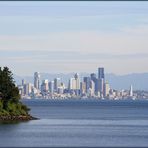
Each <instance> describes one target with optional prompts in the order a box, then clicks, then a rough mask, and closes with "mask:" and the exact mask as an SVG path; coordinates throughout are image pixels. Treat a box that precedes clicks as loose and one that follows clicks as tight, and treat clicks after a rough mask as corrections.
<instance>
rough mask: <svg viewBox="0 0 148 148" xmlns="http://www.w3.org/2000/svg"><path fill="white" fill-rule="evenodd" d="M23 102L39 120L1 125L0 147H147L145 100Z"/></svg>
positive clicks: (147, 103)
mask: <svg viewBox="0 0 148 148" xmlns="http://www.w3.org/2000/svg"><path fill="white" fill-rule="evenodd" d="M23 102H25V104H27V105H29V107H30V108H31V114H32V115H33V116H35V117H38V118H40V120H34V121H29V122H24V123H17V124H0V147H2V146H7V147H8V146H27V147H29V146H30V147H31V146H40V147H41V146H148V101H93V100H92V101H49V100H24V101H23Z"/></svg>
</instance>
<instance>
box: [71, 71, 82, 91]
mask: <svg viewBox="0 0 148 148" xmlns="http://www.w3.org/2000/svg"><path fill="white" fill-rule="evenodd" d="M69 89H73V90H79V89H80V79H79V75H78V73H76V74H75V75H74V78H71V79H70V81H69Z"/></svg>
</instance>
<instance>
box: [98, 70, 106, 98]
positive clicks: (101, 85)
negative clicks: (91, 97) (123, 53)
mask: <svg viewBox="0 0 148 148" xmlns="http://www.w3.org/2000/svg"><path fill="white" fill-rule="evenodd" d="M98 80H99V84H98V86H99V92H100V95H101V96H102V97H103V95H104V83H105V75H104V68H103V67H100V68H98Z"/></svg>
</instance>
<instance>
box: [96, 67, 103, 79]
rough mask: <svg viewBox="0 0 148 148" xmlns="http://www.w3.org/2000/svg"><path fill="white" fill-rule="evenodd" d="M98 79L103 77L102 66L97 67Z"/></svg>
mask: <svg viewBox="0 0 148 148" xmlns="http://www.w3.org/2000/svg"><path fill="white" fill-rule="evenodd" d="M98 79H105V75H104V68H103V67H100V68H98Z"/></svg>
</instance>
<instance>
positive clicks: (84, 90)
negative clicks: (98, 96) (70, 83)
mask: <svg viewBox="0 0 148 148" xmlns="http://www.w3.org/2000/svg"><path fill="white" fill-rule="evenodd" d="M80 93H81V95H83V94H85V93H86V83H85V82H81V83H80Z"/></svg>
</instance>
